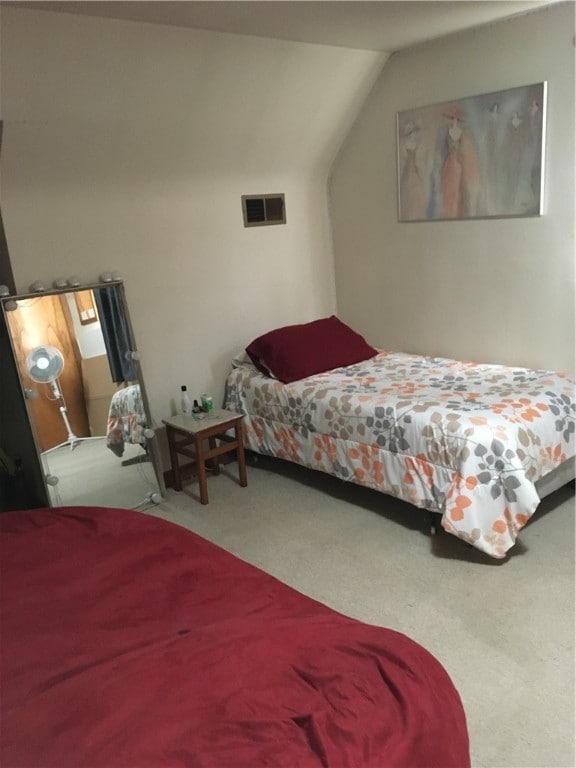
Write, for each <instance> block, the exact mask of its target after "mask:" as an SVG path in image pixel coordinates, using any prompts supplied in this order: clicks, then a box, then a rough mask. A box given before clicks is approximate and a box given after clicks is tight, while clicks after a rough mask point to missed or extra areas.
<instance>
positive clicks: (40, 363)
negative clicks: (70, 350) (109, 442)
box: [26, 344, 80, 450]
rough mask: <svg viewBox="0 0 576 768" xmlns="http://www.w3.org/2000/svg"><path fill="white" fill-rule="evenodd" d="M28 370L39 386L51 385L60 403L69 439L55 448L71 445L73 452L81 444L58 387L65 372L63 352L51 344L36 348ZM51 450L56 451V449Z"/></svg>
mask: <svg viewBox="0 0 576 768" xmlns="http://www.w3.org/2000/svg"><path fill="white" fill-rule="evenodd" d="M26 370H27V371H28V376H30V378H31V379H32V381H35V382H37V383H38V384H49V385H50V387H51V388H52V394H53V395H54V400H55V401H56V402H58V403H59V409H60V414H61V416H62V419H63V420H64V424H65V426H66V430H67V432H68V437H67V439H66V440H65V441H64V442H63V443H60V445H57V446H55V448H60V447H61V446H63V445H70V448H71V449H72V450H73V449H74V448H75V447H76V445H77V443H79V442H80V438H79V437H77V436H76V435H75V434H74V432H73V431H72V427H71V426H70V421H69V420H68V409H67V408H66V402H65V400H64V397H63V395H62V392H61V390H60V387H59V385H58V376H60V374H61V373H62V371H63V370H64V356H63V355H62V352H60V350H59V349H57V348H56V347H52V346H50V345H49V344H47V345H46V346H43V347H36V348H35V349H33V350H32V351H31V352H29V353H28V355H27V357H26ZM50 450H54V448H51V449H50Z"/></svg>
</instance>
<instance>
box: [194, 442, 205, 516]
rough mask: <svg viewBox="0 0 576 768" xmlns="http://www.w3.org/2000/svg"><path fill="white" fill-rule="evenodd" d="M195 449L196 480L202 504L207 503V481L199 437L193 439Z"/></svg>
mask: <svg viewBox="0 0 576 768" xmlns="http://www.w3.org/2000/svg"><path fill="white" fill-rule="evenodd" d="M194 447H195V449H196V464H197V467H196V468H197V470H198V480H199V482H200V501H201V503H202V504H208V482H207V479H206V461H205V459H204V442H203V440H202V438H201V437H198V438H196V439H195V440H194Z"/></svg>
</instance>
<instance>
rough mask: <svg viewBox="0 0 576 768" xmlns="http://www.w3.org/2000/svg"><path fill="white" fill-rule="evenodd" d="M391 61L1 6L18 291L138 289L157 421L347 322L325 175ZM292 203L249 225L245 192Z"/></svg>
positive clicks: (135, 311) (138, 331) (6, 184)
mask: <svg viewBox="0 0 576 768" xmlns="http://www.w3.org/2000/svg"><path fill="white" fill-rule="evenodd" d="M384 60H385V56H384V55H382V54H378V53H374V52H366V51H355V50H349V49H341V48H331V47H328V46H319V45H307V44H300V43H289V42H282V41H274V40H265V39H260V38H251V37H242V36H234V35H225V34H219V33H212V32H205V31H194V30H184V29H176V28H172V27H164V26H155V25H150V24H141V23H130V22H120V21H112V20H104V19H92V18H86V17H75V16H73V15H69V14H53V13H49V12H43V11H30V10H24V9H14V8H7V7H3V8H2V111H3V115H2V116H3V119H4V121H5V124H4V127H5V130H4V143H3V158H2V165H3V169H2V170H3V173H2V210H3V216H4V222H5V227H6V234H7V239H8V245H9V250H10V256H11V259H12V263H13V270H14V276H15V280H16V283H17V288H18V290H19V291H20V292H22V291H26V290H27V289H28V286H29V284H30V283H31V282H32V281H33V280H37V279H42V280H45V281H47V282H49V283H50V282H51V281H52V280H53V279H54V278H56V277H58V276H65V277H68V276H70V275H72V274H76V275H78V276H79V277H80V278H81V280H82V281H84V282H91V281H94V280H96V279H97V278H98V276H99V274H100V273H101V272H102V271H104V270H119V271H120V272H121V274H122V275H123V277H124V280H125V287H126V294H127V298H128V303H129V305H130V309H131V317H132V323H133V326H134V331H135V335H136V338H137V342H138V346H139V348H140V350H141V352H142V367H143V371H144V376H145V380H146V389H147V392H148V396H149V400H150V405H151V409H152V412H153V415H154V418H155V421H156V423H160V421H161V419H162V417H163V416H164V415H167V414H170V412H171V407H172V400H173V399H174V398H176V399H178V395H179V391H180V384H187V385H188V389H189V391H190V393H191V394H192V395H193V396H199V395H200V394H201V393H203V392H210V393H212V394H213V395H214V398H215V401H219V400H220V399H221V397H222V394H223V388H224V382H225V378H226V374H227V372H228V370H229V366H230V361H231V359H232V357H233V356H234V355H235V354H236V353H237V352H238V351H239V350H241V349H242V348H243V347H244V346H246V344H248V343H249V341H251V340H252V338H253V337H254V336H255V335H257V334H260V333H262V332H264V331H266V330H269V329H270V328H272V327H274V326H276V325H281V324H285V323H291V322H302V321H304V320H308V319H310V320H311V319H315V318H317V317H320V316H323V315H326V314H329V313H331V312H333V311H334V310H335V307H336V301H335V290H334V269H333V259H332V243H331V234H330V227H329V219H328V209H327V201H326V176H327V173H328V169H329V167H330V165H331V163H332V161H333V159H334V156H335V154H336V151H337V149H338V147H339V146H340V144H341V142H342V139H343V137H344V136H345V135H346V132H347V131H348V129H349V127H350V125H351V122H352V120H353V118H354V116H355V115H356V114H357V112H358V109H359V107H360V105H361V104H362V102H363V101H364V99H365V97H366V94H367V93H368V91H369V89H370V87H371V86H372V84H373V83H374V81H375V79H376V77H377V75H378V73H379V71H380V69H381V67H382V64H383V62H384ZM275 192H284V193H285V194H286V207H287V218H288V223H287V224H286V225H285V226H272V227H259V228H253V229H245V228H244V227H243V222H242V210H241V202H240V196H241V195H242V194H254V193H256V194H257V193H275Z"/></svg>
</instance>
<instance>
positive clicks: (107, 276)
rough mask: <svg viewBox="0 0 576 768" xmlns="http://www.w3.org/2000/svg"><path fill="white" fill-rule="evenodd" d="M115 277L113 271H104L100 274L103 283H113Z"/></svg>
mask: <svg viewBox="0 0 576 768" xmlns="http://www.w3.org/2000/svg"><path fill="white" fill-rule="evenodd" d="M113 279H114V278H113V277H112V272H102V274H101V275H100V282H101V283H111V282H112V280H113Z"/></svg>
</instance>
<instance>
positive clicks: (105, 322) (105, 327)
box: [94, 285, 137, 384]
mask: <svg viewBox="0 0 576 768" xmlns="http://www.w3.org/2000/svg"><path fill="white" fill-rule="evenodd" d="M94 299H95V301H96V306H97V307H98V317H99V318H100V325H101V327H102V335H103V336H104V344H105V346H106V352H107V353H108V363H109V365H110V373H111V374H112V381H114V382H115V383H116V384H121V383H122V382H124V381H135V380H136V379H137V371H136V366H135V365H134V361H133V360H127V359H126V352H129V351H130V350H131V349H132V345H131V341H130V331H129V328H128V323H127V321H126V315H125V313H124V305H123V302H122V296H121V295H120V291H119V290H118V287H117V286H115V285H110V286H107V287H106V288H96V289H95V290H94Z"/></svg>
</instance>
